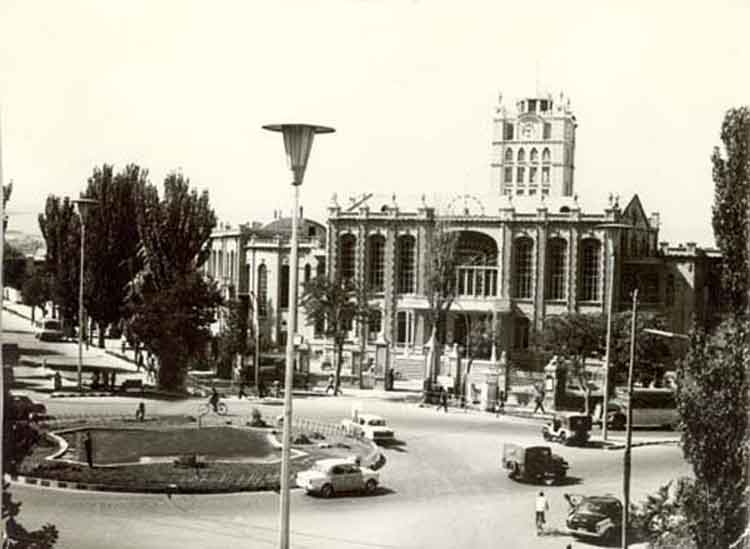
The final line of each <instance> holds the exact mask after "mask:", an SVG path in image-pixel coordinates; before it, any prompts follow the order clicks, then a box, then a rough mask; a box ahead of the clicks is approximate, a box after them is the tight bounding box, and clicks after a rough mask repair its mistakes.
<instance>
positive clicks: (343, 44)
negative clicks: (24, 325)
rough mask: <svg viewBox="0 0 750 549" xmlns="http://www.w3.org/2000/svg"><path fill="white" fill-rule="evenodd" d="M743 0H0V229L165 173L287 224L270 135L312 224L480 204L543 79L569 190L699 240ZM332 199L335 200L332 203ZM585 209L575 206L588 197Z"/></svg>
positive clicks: (738, 53)
mask: <svg viewBox="0 0 750 549" xmlns="http://www.w3.org/2000/svg"><path fill="white" fill-rule="evenodd" d="M748 21H750V3H748V2H747V1H746V0H740V1H737V2H717V1H712V2H686V1H684V0H682V1H675V2H667V1H659V2H654V1H647V2H635V1H628V2H601V1H591V2H577V1H572V0H566V1H564V2H560V1H549V2H531V1H524V2H520V1H515V2H503V1H497V0H495V1H488V2H472V1H466V0H465V1H461V2H459V1H454V2H437V1H412V2H407V1H374V0H373V1H344V0H339V1H334V0H331V1H323V0H321V1H314V0H305V1H300V2H283V1H269V2H251V1H236V2H230V1H208V0H206V1H195V2H189V1H186V0H179V1H174V2H168V1H156V0H127V1H125V0H123V1H120V2H115V1H114V0H112V1H105V0H100V1H98V2H94V1H91V2H82V1H75V0H65V1H64V2H60V1H49V2H38V1H32V0H20V1H11V0H3V1H2V2H0V105H1V109H2V116H3V118H2V130H3V134H2V138H3V166H4V178H5V180H6V181H7V180H9V179H14V180H15V187H14V194H13V198H12V201H11V204H10V206H9V210H10V211H11V212H14V213H12V219H11V225H10V227H11V228H19V229H23V230H29V231H37V232H38V226H37V223H36V213H38V212H39V211H41V210H42V209H43V207H44V201H45V198H46V197H47V195H48V194H51V193H54V194H58V195H76V196H77V195H78V193H79V192H80V191H82V190H83V189H84V187H85V181H86V178H87V177H88V176H89V175H90V173H91V171H92V169H93V167H94V166H95V165H98V164H101V163H104V162H107V163H113V164H115V166H116V167H121V166H123V165H124V164H125V163H128V162H136V163H138V164H140V165H141V166H143V167H146V168H148V169H149V171H150V176H151V180H152V181H153V182H155V183H159V184H161V181H162V180H163V178H164V176H165V175H166V173H167V172H168V171H171V170H173V169H176V168H181V169H182V171H183V173H185V174H186V175H187V176H188V177H190V179H191V181H192V183H193V184H194V185H195V186H197V187H199V188H207V189H208V190H209V191H210V194H211V200H212V203H213V206H214V208H215V210H216V212H217V215H218V216H219V218H220V219H221V220H222V221H229V222H232V223H237V222H242V221H247V220H260V221H268V220H270V219H272V217H273V211H274V209H278V208H284V209H285V210H286V211H287V212H288V211H289V204H290V201H291V187H290V186H289V181H290V174H289V172H288V171H287V169H286V165H285V161H284V155H283V146H282V142H281V138H280V137H279V136H278V135H275V134H269V133H267V132H264V131H262V130H261V129H260V127H261V125H262V124H267V123H276V122H281V121H307V122H316V123H322V124H326V125H331V126H334V127H335V128H336V130H337V133H335V134H333V135H326V136H321V137H320V138H319V139H318V140H316V142H315V144H314V146H313V152H312V157H311V161H310V164H309V166H308V171H307V175H306V178H305V183H304V186H303V187H302V197H303V204H304V206H305V214H306V215H307V216H316V217H318V219H319V220H321V221H323V220H324V217H323V216H324V215H325V213H324V212H325V207H326V205H327V204H328V202H329V200H330V197H331V195H332V193H334V192H338V193H339V195H340V196H342V197H343V196H345V195H348V194H349V193H360V192H365V191H375V192H379V193H389V194H390V193H391V192H395V193H397V194H399V193H422V192H426V193H431V192H441V193H447V192H456V193H486V192H487V191H488V190H489V184H490V177H489V174H490V168H489V161H490V140H491V120H492V114H493V112H494V107H495V104H496V101H497V94H498V92H499V91H502V93H503V95H504V97H505V98H506V99H511V100H514V99H515V98H518V97H521V96H525V95H531V94H534V92H535V91H536V89H537V86H538V85H539V87H540V88H541V89H542V90H543V91H545V92H546V91H547V90H549V91H551V92H553V93H554V94H555V96H557V94H558V93H559V91H560V90H563V91H564V92H565V93H566V94H567V95H569V96H570V97H571V98H572V106H573V109H574V111H575V114H576V117H577V119H578V123H579V127H578V135H577V137H578V139H577V145H576V177H575V190H576V192H577V193H578V194H580V195H581V196H582V197H584V198H585V199H593V200H592V201H594V202H597V203H601V202H602V200H600V199H601V198H603V197H605V196H606V195H607V194H608V193H609V192H613V193H619V194H620V195H621V196H623V197H624V198H629V197H630V196H631V195H632V193H636V192H637V193H638V194H639V195H640V197H641V199H642V201H643V203H644V206H645V208H646V210H647V213H650V212H653V211H659V212H660V213H661V216H662V230H661V235H660V237H661V238H660V239H661V240H669V241H671V242H684V241H689V240H694V241H697V242H698V243H700V244H703V245H712V244H713V233H712V230H711V223H710V211H711V202H712V199H713V183H712V180H711V164H710V155H711V150H712V148H713V146H714V145H716V144H718V143H719V129H720V125H721V121H722V118H723V115H724V112H725V111H726V109H728V108H729V107H732V106H738V105H742V104H746V103H749V102H750V70H749V68H750V47H748V37H747V24H748ZM342 202H343V199H342ZM585 202H586V200H584V203H585Z"/></svg>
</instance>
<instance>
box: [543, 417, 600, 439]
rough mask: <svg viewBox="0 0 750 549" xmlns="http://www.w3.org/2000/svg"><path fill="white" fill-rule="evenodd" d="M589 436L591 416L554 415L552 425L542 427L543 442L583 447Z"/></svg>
mask: <svg viewBox="0 0 750 549" xmlns="http://www.w3.org/2000/svg"><path fill="white" fill-rule="evenodd" d="M589 436H591V416H588V415H586V414H562V413H558V414H555V415H554V416H553V418H552V423H550V424H549V425H544V426H543V427H542V437H544V440H550V441H553V442H560V443H562V444H565V445H567V446H583V445H585V444H586V442H588V440H589Z"/></svg>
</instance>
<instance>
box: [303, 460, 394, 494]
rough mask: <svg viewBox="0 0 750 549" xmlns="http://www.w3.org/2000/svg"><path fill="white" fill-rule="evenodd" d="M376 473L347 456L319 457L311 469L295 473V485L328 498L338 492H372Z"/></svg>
mask: <svg viewBox="0 0 750 549" xmlns="http://www.w3.org/2000/svg"><path fill="white" fill-rule="evenodd" d="M378 478H379V477H378V473H377V472H375V471H373V470H372V469H368V468H367V467H361V466H360V465H357V464H356V463H354V462H352V460H351V459H347V458H330V459H321V460H318V461H316V462H315V464H314V465H313V467H312V468H311V469H308V470H306V471H300V472H299V473H297V479H296V481H297V486H299V487H300V488H304V489H305V491H306V492H307V493H308V494H310V493H317V494H320V495H321V496H323V497H324V498H329V497H331V496H333V495H334V494H336V493H339V492H366V493H368V494H372V493H374V492H375V491H376V490H377V488H378Z"/></svg>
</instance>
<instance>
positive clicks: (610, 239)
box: [597, 223, 631, 440]
mask: <svg viewBox="0 0 750 549" xmlns="http://www.w3.org/2000/svg"><path fill="white" fill-rule="evenodd" d="M597 228H598V229H605V230H606V231H607V243H608V244H609V253H608V254H607V342H606V350H605V355H606V356H605V359H604V394H603V395H602V396H603V402H602V439H604V440H607V407H608V406H609V365H610V353H611V349H612V303H613V301H614V299H615V291H614V290H615V288H614V286H615V239H614V233H615V231H617V230H619V229H630V228H631V226H630V225H626V224H624V223H604V224H602V225H598V226H597Z"/></svg>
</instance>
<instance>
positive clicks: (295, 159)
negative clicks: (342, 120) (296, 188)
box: [263, 124, 335, 185]
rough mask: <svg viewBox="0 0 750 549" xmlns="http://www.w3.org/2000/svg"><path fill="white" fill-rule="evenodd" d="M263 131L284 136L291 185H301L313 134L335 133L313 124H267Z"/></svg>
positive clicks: (331, 129)
mask: <svg viewBox="0 0 750 549" xmlns="http://www.w3.org/2000/svg"><path fill="white" fill-rule="evenodd" d="M263 129H264V130H269V131H272V132H281V133H282V135H283V136H284V149H286V159H287V163H288V164H289V169H290V170H292V173H293V174H294V181H292V184H293V185H301V184H302V180H303V179H304V177H305V168H306V167H307V159H308V158H310V150H311V149H312V144H313V138H314V137H315V134H316V133H333V132H334V131H335V130H334V129H333V128H329V127H327V126H316V125H314V124H268V125H266V126H263Z"/></svg>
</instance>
